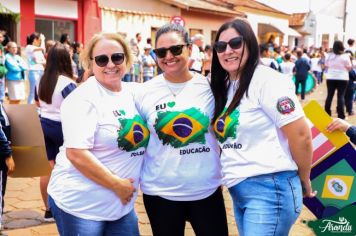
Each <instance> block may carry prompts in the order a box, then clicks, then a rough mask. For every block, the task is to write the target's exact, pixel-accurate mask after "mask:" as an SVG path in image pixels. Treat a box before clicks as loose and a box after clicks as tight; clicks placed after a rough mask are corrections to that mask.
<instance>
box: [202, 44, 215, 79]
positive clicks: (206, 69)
mask: <svg viewBox="0 0 356 236" xmlns="http://www.w3.org/2000/svg"><path fill="white" fill-rule="evenodd" d="M212 57H213V48H212V47H211V45H205V48H204V59H203V75H204V76H208V75H209V73H210V69H211V60H212Z"/></svg>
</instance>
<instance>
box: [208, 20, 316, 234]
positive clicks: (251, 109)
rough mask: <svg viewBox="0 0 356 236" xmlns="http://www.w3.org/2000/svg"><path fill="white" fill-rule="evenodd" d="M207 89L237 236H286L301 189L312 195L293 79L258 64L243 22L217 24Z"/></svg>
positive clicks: (307, 139) (308, 150) (307, 140)
mask: <svg viewBox="0 0 356 236" xmlns="http://www.w3.org/2000/svg"><path fill="white" fill-rule="evenodd" d="M211 88H212V91H213V94H214V97H215V104H216V106H215V113H214V123H213V124H214V130H215V134H216V138H217V139H218V141H219V143H220V147H221V150H222V154H221V164H222V173H223V182H224V184H225V185H226V186H227V187H228V188H229V192H230V194H231V197H232V200H233V203H234V213H235V218H236V223H237V226H238V230H239V233H240V235H288V232H289V230H290V228H291V226H292V225H293V223H294V222H295V220H296V219H297V217H298V215H299V214H300V212H301V210H302V196H303V195H302V188H303V189H304V195H305V196H314V195H315V193H313V191H312V189H311V183H310V179H309V175H310V168H311V158H312V143H311V135H310V130H309V128H308V125H307V123H306V120H305V118H304V113H303V110H302V107H301V106H300V104H299V102H298V99H297V97H296V95H295V94H294V85H293V82H292V80H290V79H287V78H286V77H285V75H283V74H281V73H278V72H277V71H275V70H273V69H271V68H269V67H268V66H264V65H259V53H258V44H257V39H256V36H255V34H254V32H253V30H252V28H251V26H250V25H249V24H248V23H247V21H245V20H241V19H237V20H234V21H230V22H227V23H225V24H223V25H222V26H221V27H220V29H219V30H218V32H217V35H216V41H215V43H214V52H213V61H212V70H211ZM298 174H299V175H298Z"/></svg>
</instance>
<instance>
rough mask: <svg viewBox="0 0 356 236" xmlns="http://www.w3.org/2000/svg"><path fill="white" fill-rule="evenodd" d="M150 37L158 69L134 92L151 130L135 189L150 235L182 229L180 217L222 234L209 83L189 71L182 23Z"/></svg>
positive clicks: (223, 217)
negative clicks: (138, 186)
mask: <svg viewBox="0 0 356 236" xmlns="http://www.w3.org/2000/svg"><path fill="white" fill-rule="evenodd" d="M155 42H156V49H155V50H154V52H155V54H156V56H157V62H158V65H159V67H160V68H161V69H162V70H163V71H164V73H163V74H160V75H159V76H156V77H155V78H153V79H152V80H150V81H147V82H146V83H144V84H143V85H142V89H141V90H142V91H138V92H137V94H136V97H135V100H136V106H137V107H138V109H139V112H140V113H141V114H142V117H143V118H144V119H145V120H147V125H148V128H149V130H150V133H151V136H150V141H149V143H148V146H147V153H146V156H145V160H144V165H143V170H142V175H141V189H142V192H143V201H144V205H145V208H146V212H147V215H148V218H149V219H150V223H151V227H152V231H153V235H156V236H161V235H162V236H166V235H177V236H180V235H184V228H185V222H186V221H189V222H190V224H191V225H192V227H193V229H194V232H195V234H196V235H207V236H209V235H212V236H213V235H219V236H224V235H228V229H227V221H226V213H225V206H224V200H223V196H222V190H221V188H220V185H221V168H220V161H219V159H220V157H219V156H220V151H219V147H218V144H217V142H216V140H215V139H214V133H213V131H212V130H211V129H210V128H209V124H210V122H211V118H212V115H213V111H214V99H213V95H212V93H211V90H210V86H209V83H208V81H207V79H206V78H205V77H203V76H202V75H201V74H199V73H196V72H192V71H189V67H188V64H189V52H190V50H191V44H190V42H189V36H188V33H187V31H186V30H185V29H184V28H183V27H182V26H180V25H178V24H168V25H164V26H162V27H161V28H160V29H159V30H158V31H157V34H156V41H155Z"/></svg>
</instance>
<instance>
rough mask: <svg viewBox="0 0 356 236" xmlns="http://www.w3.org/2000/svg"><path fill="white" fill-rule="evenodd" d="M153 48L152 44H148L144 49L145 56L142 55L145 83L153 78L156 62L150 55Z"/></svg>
mask: <svg viewBox="0 0 356 236" xmlns="http://www.w3.org/2000/svg"><path fill="white" fill-rule="evenodd" d="M151 49H152V46H151V45H150V44H146V45H145V46H144V47H143V50H144V54H143V55H142V69H143V82H146V81H149V80H151V79H152V78H153V76H154V72H155V67H156V62H155V61H154V59H153V58H152V57H151V55H150V51H151Z"/></svg>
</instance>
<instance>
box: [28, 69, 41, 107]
mask: <svg viewBox="0 0 356 236" xmlns="http://www.w3.org/2000/svg"><path fill="white" fill-rule="evenodd" d="M42 75H43V70H30V71H29V72H28V80H29V82H30V87H29V94H28V98H27V104H32V103H33V99H34V98H35V89H36V85H37V84H38V81H39V80H40V79H41V77H42Z"/></svg>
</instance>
